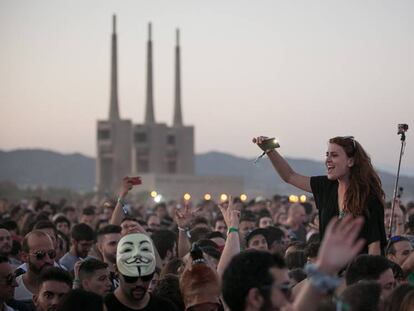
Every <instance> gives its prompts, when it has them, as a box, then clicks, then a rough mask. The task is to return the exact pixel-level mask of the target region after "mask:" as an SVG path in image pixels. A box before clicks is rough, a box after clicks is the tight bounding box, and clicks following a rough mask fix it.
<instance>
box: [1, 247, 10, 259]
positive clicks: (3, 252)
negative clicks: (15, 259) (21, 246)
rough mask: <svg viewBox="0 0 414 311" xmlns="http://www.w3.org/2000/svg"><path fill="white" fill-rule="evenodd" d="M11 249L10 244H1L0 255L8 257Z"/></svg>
mask: <svg viewBox="0 0 414 311" xmlns="http://www.w3.org/2000/svg"><path fill="white" fill-rule="evenodd" d="M11 250H12V247H11V245H3V247H2V248H1V249H0V255H1V256H5V257H9V255H10V253H11Z"/></svg>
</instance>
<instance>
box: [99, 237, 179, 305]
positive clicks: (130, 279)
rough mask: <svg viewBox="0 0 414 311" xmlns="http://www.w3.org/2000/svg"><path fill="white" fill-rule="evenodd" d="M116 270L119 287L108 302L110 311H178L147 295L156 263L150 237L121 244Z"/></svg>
mask: <svg viewBox="0 0 414 311" xmlns="http://www.w3.org/2000/svg"><path fill="white" fill-rule="evenodd" d="M116 266H117V270H118V272H119V281H120V283H119V287H118V288H117V289H116V290H115V292H114V293H113V294H109V295H108V296H107V297H106V299H105V304H106V307H107V309H108V311H132V310H141V309H145V310H146V311H151V310H165V311H169V310H175V308H174V306H173V305H172V304H171V303H169V302H168V301H166V300H164V299H162V298H160V297H157V296H154V295H152V294H150V293H149V292H148V287H149V284H150V282H151V279H152V278H153V276H154V272H155V266H156V260H155V250H154V245H153V243H152V240H151V239H150V238H149V237H148V236H147V235H145V234H143V233H131V234H128V235H126V236H124V237H123V238H122V239H121V240H120V241H119V243H118V247H117V253H116Z"/></svg>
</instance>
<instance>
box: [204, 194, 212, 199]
mask: <svg viewBox="0 0 414 311" xmlns="http://www.w3.org/2000/svg"><path fill="white" fill-rule="evenodd" d="M204 200H206V201H210V200H211V194H209V193H206V194H205V195H204Z"/></svg>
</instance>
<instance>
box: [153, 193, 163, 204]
mask: <svg viewBox="0 0 414 311" xmlns="http://www.w3.org/2000/svg"><path fill="white" fill-rule="evenodd" d="M161 200H162V195H161V194H157V195H156V197H155V198H154V202H155V203H160V202H161Z"/></svg>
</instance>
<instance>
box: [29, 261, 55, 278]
mask: <svg viewBox="0 0 414 311" xmlns="http://www.w3.org/2000/svg"><path fill="white" fill-rule="evenodd" d="M51 267H53V265H51V264H48V263H45V264H43V266H41V267H38V266H36V265H35V264H34V263H32V262H31V261H29V262H28V268H29V270H30V271H31V272H33V273H34V274H36V275H39V274H40V273H42V272H43V271H44V270H46V269H48V268H51Z"/></svg>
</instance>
